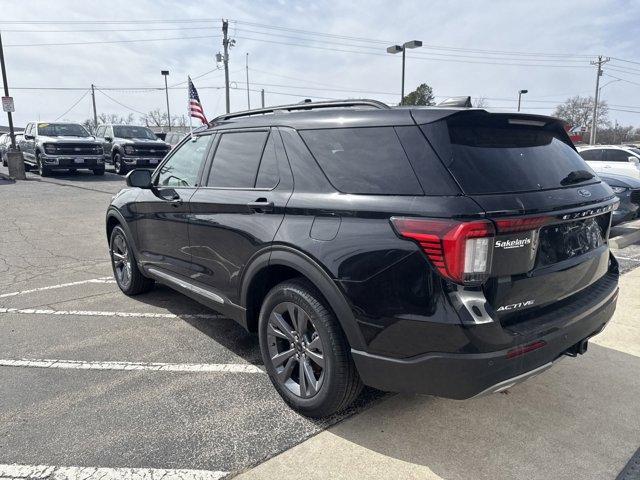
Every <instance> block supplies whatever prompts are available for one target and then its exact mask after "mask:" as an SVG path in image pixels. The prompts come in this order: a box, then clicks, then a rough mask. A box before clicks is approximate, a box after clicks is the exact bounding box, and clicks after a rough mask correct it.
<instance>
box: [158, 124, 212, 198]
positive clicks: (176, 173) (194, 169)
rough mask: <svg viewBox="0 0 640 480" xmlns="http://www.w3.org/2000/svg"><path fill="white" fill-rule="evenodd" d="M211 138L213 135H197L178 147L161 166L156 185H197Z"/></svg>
mask: <svg viewBox="0 0 640 480" xmlns="http://www.w3.org/2000/svg"><path fill="white" fill-rule="evenodd" d="M211 138H212V135H201V136H197V137H194V138H193V140H188V141H187V142H185V143H183V144H182V145H181V146H180V148H177V149H176V150H175V151H174V153H173V155H171V157H170V158H169V160H167V161H166V162H165V163H164V165H162V167H161V168H160V172H159V173H158V177H157V179H156V185H158V186H164V187H193V186H195V184H196V182H197V180H198V172H199V171H200V167H201V166H202V162H203V161H204V158H205V155H206V153H207V147H208V146H209V143H211Z"/></svg>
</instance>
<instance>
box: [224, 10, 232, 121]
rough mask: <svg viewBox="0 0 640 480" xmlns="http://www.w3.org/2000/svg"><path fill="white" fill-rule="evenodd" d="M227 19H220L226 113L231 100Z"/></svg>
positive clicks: (228, 110)
mask: <svg viewBox="0 0 640 480" xmlns="http://www.w3.org/2000/svg"><path fill="white" fill-rule="evenodd" d="M228 31H229V21H228V20H222V46H223V47H224V88H225V97H226V100H227V113H229V112H230V111H231V102H230V100H229V37H228V35H227V33H228Z"/></svg>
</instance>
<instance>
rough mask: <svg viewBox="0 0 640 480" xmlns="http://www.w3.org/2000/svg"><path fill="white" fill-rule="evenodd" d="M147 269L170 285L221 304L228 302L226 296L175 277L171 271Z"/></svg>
mask: <svg viewBox="0 0 640 480" xmlns="http://www.w3.org/2000/svg"><path fill="white" fill-rule="evenodd" d="M146 270H147V272H148V273H149V274H150V275H151V276H153V277H155V278H156V279H157V280H159V281H160V282H167V283H168V284H169V285H170V286H171V285H174V286H176V287H178V288H181V289H183V290H188V291H189V292H191V293H194V294H196V295H199V296H201V297H204V298H206V299H207V300H211V301H212V302H215V303H218V304H220V305H224V304H225V303H226V302H225V300H224V298H222V297H221V296H220V295H218V294H216V293H213V292H211V291H209V290H207V289H204V288H202V287H199V286H197V285H194V284H193V283H190V282H187V281H186V280H183V279H181V278H178V277H175V276H173V275H171V274H169V273H165V272H161V271H160V270H157V269H155V268H153V267H150V268H147V269H146Z"/></svg>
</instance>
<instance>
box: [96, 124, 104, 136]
mask: <svg viewBox="0 0 640 480" xmlns="http://www.w3.org/2000/svg"><path fill="white" fill-rule="evenodd" d="M104 129H105V127H104V125H100V126H99V127H98V129H97V130H96V137H98V138H102V137H104Z"/></svg>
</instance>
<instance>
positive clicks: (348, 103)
mask: <svg viewBox="0 0 640 480" xmlns="http://www.w3.org/2000/svg"><path fill="white" fill-rule="evenodd" d="M360 106H366V107H373V108H377V109H380V110H386V109H389V108H391V107H389V105H387V104H386V103H383V102H379V101H378V100H369V99H362V100H332V101H328V102H308V101H304V102H301V103H294V104H292V105H278V106H276V107H268V108H256V109H254V110H244V111H242V112H234V113H226V114H224V115H219V116H217V117H216V118H214V119H213V120H210V121H209V125H210V126H213V125H214V124H216V123H218V122H222V121H224V120H231V119H232V118H238V117H251V116H253V115H265V114H269V113H274V114H278V113H287V112H294V111H298V110H316V109H320V108H339V107H344V108H348V107H360Z"/></svg>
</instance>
